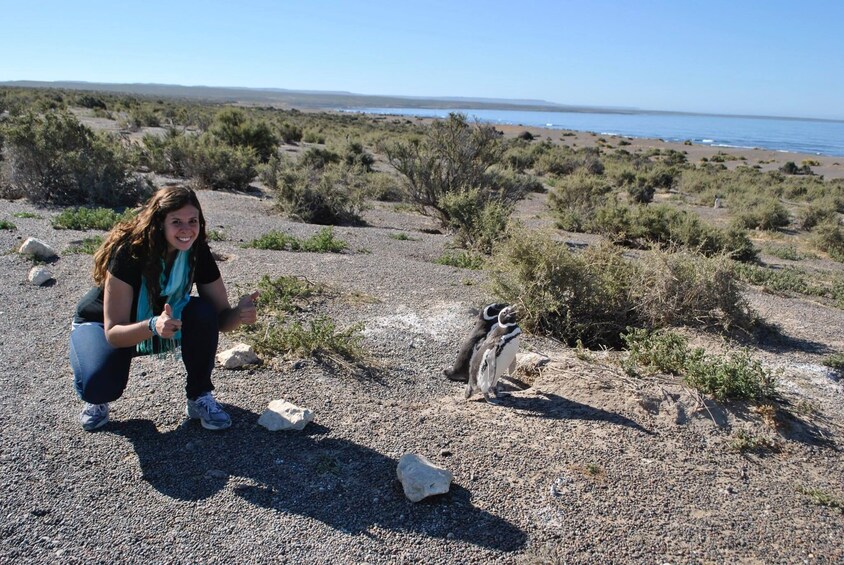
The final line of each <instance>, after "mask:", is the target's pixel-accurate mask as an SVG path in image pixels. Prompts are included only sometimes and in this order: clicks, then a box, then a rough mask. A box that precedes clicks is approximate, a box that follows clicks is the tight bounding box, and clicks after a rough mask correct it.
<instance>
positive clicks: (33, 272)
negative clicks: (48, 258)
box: [28, 266, 53, 286]
mask: <svg viewBox="0 0 844 565" xmlns="http://www.w3.org/2000/svg"><path fill="white" fill-rule="evenodd" d="M28 278H29V282H31V283H32V284H34V285H35V286H41V285H42V284H44V283H45V282H47V281H48V280H50V279H52V278H53V273H51V272H50V270H49V269H47V268H46V267H40V266H35V267H32V268H31V269H30V270H29V277H28Z"/></svg>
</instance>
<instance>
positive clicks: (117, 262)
mask: <svg viewBox="0 0 844 565" xmlns="http://www.w3.org/2000/svg"><path fill="white" fill-rule="evenodd" d="M196 245H197V248H196V253H197V255H196V270H195V272H194V276H193V282H194V283H196V284H208V283H212V282H214V281H216V280H217V279H219V278H220V269H218V268H217V262H216V261H214V257H213V256H212V255H211V249H209V247H208V243H207V242H201V243H197V244H196ZM143 268H144V260H143V259H139V258H136V257H132V253H131V252H130V250H129V246H128V245H123V246H121V247H120V248H119V249H118V250H117V252H116V253H114V255H113V256H112V258H111V261H110V262H109V264H108V272H109V273H111V275H112V276H113V277H116V278H118V279H120V280H121V281H123V282H125V283H126V284H128V285H131V286H132V290H133V291H134V297H133V298H132V312H131V321H132V322H136V321H137V320H135V317H136V315H137V314H136V313H137V311H138V294H139V293H140V291H141V278H142V276H143V275H142V273H143ZM73 321H74V322H76V323H78V324H81V323H84V322H99V323H102V322H103V289H102V288H100V287H94V288H92V289H91V290H89V291H88V292H87V293H85V296H83V297H82V300H80V301H79V303H78V304H77V305H76V315H75V316H74V318H73Z"/></svg>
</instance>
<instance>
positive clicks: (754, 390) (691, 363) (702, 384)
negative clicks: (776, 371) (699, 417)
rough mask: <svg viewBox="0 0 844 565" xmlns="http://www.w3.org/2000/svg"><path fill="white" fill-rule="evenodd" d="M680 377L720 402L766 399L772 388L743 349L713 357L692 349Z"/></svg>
mask: <svg viewBox="0 0 844 565" xmlns="http://www.w3.org/2000/svg"><path fill="white" fill-rule="evenodd" d="M684 378H685V381H686V382H687V383H688V384H689V386H691V387H692V388H694V389H697V390H699V391H700V392H702V393H704V394H709V395H711V396H712V397H713V398H715V399H716V400H719V401H721V402H723V401H727V400H755V401H762V400H767V399H770V398H772V397H773V396H774V393H775V389H776V379H775V377H774V376H773V375H772V374H771V373H770V372H769V371H766V370H765V369H764V368H763V367H762V364H761V363H760V362H759V361H756V360H754V359H753V358H752V357H751V356H750V354H749V353H748V352H747V351H746V350H743V351H739V352H736V353H733V354H731V355H729V356H727V357H726V358H717V357H712V356H707V355H705V354H704V352H703V350H702V349H696V350H694V351H693V352H691V354H690V355H689V356H688V358H687V359H686V364H685V375H684Z"/></svg>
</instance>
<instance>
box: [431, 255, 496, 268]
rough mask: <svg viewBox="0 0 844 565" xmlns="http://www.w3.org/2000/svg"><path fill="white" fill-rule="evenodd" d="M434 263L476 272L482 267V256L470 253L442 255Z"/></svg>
mask: <svg viewBox="0 0 844 565" xmlns="http://www.w3.org/2000/svg"><path fill="white" fill-rule="evenodd" d="M434 262H435V263H438V264H440V265H447V266H449V267H457V268H458V269H471V270H473V271H477V270H479V269H481V268H483V266H484V258H483V256H481V255H478V254H477V253H472V252H471V251H462V252H459V253H454V252H451V253H444V254H442V255H441V256H440V257H439V258H437V260H436V261H434Z"/></svg>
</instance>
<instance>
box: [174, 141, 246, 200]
mask: <svg viewBox="0 0 844 565" xmlns="http://www.w3.org/2000/svg"><path fill="white" fill-rule="evenodd" d="M182 139H183V141H180V142H177V147H180V148H181V147H184V149H185V152H184V154H183V155H181V158H182V162H181V167H182V168H183V170H184V174H185V176H187V177H190V178H191V179H192V180H193V181H194V182H195V183H196V184H197V186H199V187H200V188H210V189H214V190H220V189H225V190H247V189H248V188H249V184H250V183H251V182H252V180H253V179H254V178H255V176H256V175H257V167H256V165H257V158H256V156H255V151H254V150H253V149H252V148H251V147H247V146H236V147H233V146H231V145H227V144H225V143H222V142H221V141H219V140H218V139H217V138H216V137H214V136H211V135H208V134H203V135H201V136H198V137H187V136H185V137H183V138H182ZM182 144H184V146H183V145H182Z"/></svg>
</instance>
